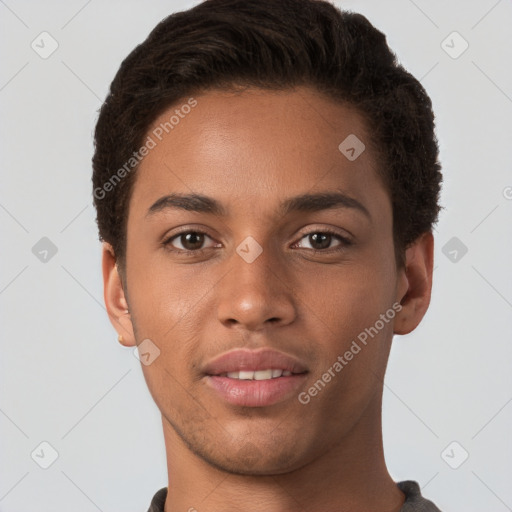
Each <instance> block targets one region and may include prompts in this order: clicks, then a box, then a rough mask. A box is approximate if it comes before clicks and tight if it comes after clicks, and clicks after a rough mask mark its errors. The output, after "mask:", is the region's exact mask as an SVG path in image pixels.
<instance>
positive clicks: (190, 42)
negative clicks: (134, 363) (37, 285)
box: [93, 0, 441, 512]
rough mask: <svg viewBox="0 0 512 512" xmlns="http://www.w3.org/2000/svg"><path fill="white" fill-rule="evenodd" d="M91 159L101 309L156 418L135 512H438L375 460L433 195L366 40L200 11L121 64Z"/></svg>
mask: <svg viewBox="0 0 512 512" xmlns="http://www.w3.org/2000/svg"><path fill="white" fill-rule="evenodd" d="M95 143H96V146H95V154H94V158H93V166H94V174H93V189H94V201H95V206H96V209H97V222H98V226H99V232H100V240H102V241H103V277H104V284H105V293H104V298H105V303H106V306H107V310H108V313H109V316H110V319H111V321H112V324H113V325H114V327H115V328H116V330H117V331H118V333H119V341H120V342H121V343H122V344H124V345H126V346H138V350H139V354H140V358H141V361H142V362H143V365H142V369H143V372H144V376H145V379H146V382H147V384H148V387H149V390H150V392H151V394H152V396H153V398H154V400H155V403H156V404H157V406H158V408H159V410H160V411H161V414H162V422H163V429H164V437H165V444H166V452H167V465H168V478H169V484H168V487H166V488H163V489H161V490H160V491H158V492H157V494H156V495H155V496H154V498H153V501H152V503H151V506H150V511H152V512H157V511H165V512H175V511H179V510H183V511H186V510H188V511H194V510H197V511H199V512H207V511H223V512H224V511H240V510H250V511H265V512H274V511H275V512H285V511H287V512H288V511H296V510H302V511H305V512H313V511H319V510H328V511H339V512H342V511H350V512H359V511H365V512H369V511H375V512H377V511H379V512H383V511H389V512H397V511H402V512H412V511H438V510H439V509H438V508H437V507H436V506H435V505H434V504H433V503H432V502H430V501H428V500H426V499H425V498H423V497H422V496H421V493H420V491H419V486H418V484H417V483H416V482H414V481H404V482H398V483H397V482H394V481H393V479H392V478H391V476H390V475H389V473H388V471H387V469H386V464H385V460H384V454H383V447H382V429H381V403H382V390H383V379H384V374H385V369H386V364H387V359H388V355H389V351H390V347H391V342H392V338H393V335H394V334H406V333H409V332H411V331H412V330H413V329H415V328H416V326H417V325H418V324H419V322H420V321H421V319H422V318H423V316H424V314H425V312H426V310H427V308H428V305H429V302H430V292H431V286H432V268H433V237H432V233H431V231H432V226H433V225H434V223H435V222H436V220H437V215H438V211H439V206H438V197H439V189H440V183H441V174H440V165H439V163H438V147H437V142H436V139H435V135H434V117H433V113H432V110H431V103H430V100H429V98H428V96H427V94H426V92H425V91H424V89H423V88H422V86H421V85H420V84H419V82H418V81H417V80H415V79H414V78H413V77H412V76H411V75H410V74H408V73H407V72H406V71H405V70H404V69H403V68H402V67H400V66H399V65H398V64H397V62H396V60H395V57H394V55H393V54H392V53H391V51H390V50H389V48H388V46H387V44H386V40H385V37H384V35H383V34H382V33H380V32H379V31H377V30H376V29H375V28H374V27H373V26H372V25H371V24H370V23H369V22H368V21H367V20H366V19H365V18H364V17H363V16H361V15H358V14H351V13H345V12H341V11H339V10H337V9H336V8H335V7H334V6H332V5H331V4H329V3H326V2H322V1H315V0H279V1H277V0H209V1H206V2H204V3H202V4H199V5H197V6H196V7H194V8H193V9H190V10H188V11H185V12H180V13H176V14H174V15H172V16H170V17H168V18H166V19H165V20H163V21H162V22H161V23H160V24H159V25H158V26H157V27H156V28H155V29H154V30H153V31H152V33H151V34H150V35H149V37H148V38H147V39H146V41H145V42H144V43H143V44H141V45H139V46H138V47H137V48H135V50H134V51H133V52H132V53H131V54H130V55H129V56H128V57H127V58H126V59H125V60H124V61H123V63H122V65H121V67H120V70H119V71H118V73H117V75H116V77H115V79H114V81H113V82H112V85H111V90H110V93H109V95H108V97H107V99H106V101H105V103H104V105H103V107H102V109H101V112H100V116H99V119H98V123H97V126H96V133H95Z"/></svg>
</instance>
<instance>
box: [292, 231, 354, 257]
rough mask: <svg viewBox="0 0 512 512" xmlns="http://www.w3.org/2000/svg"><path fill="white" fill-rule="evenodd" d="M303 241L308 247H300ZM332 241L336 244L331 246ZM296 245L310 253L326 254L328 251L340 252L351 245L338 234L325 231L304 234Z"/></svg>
mask: <svg viewBox="0 0 512 512" xmlns="http://www.w3.org/2000/svg"><path fill="white" fill-rule="evenodd" d="M304 241H307V243H308V244H309V246H310V247H307V246H304V245H302V244H304ZM333 241H336V242H337V243H336V244H335V245H332V243H333ZM298 244H299V247H303V248H305V249H310V250H312V251H324V252H328V251H329V250H330V249H333V250H342V249H343V248H344V247H348V246H349V245H351V241H350V240H349V239H348V238H346V237H344V236H341V235H339V234H338V233H334V232H331V231H328V230H327V231H311V232H310V233H306V234H305V235H303V236H302V238H301V239H300V241H299V242H298Z"/></svg>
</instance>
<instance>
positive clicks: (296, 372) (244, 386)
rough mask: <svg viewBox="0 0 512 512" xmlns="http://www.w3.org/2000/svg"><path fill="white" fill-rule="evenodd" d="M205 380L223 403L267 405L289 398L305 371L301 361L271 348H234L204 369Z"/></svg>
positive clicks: (302, 381)
mask: <svg viewBox="0 0 512 512" xmlns="http://www.w3.org/2000/svg"><path fill="white" fill-rule="evenodd" d="M203 371H204V373H205V382H206V385H207V386H208V388H209V389H211V390H213V391H214V392H215V395H216V396H217V397H219V398H220V399H221V400H222V401H223V402H224V403H227V404H230V405H232V406H233V405H234V406H241V407H266V406H270V405H274V404H277V403H279V402H284V401H286V400H290V399H292V397H294V396H295V395H296V394H297V392H298V390H299V388H300V387H301V386H302V385H303V384H304V381H305V379H306V375H307V373H308V370H307V367H306V365H305V364H304V363H302V362H301V361H299V360H298V359H296V358H295V357H292V356H290V355H287V354H284V353H283V352H279V351H277V350H273V349H268V348H266V349H260V350H256V351H254V350H249V349H237V350H233V351H231V352H227V353H225V354H221V355H220V356H218V357H216V358H215V359H213V360H212V361H210V362H209V363H208V364H206V366H205V367H204V369H203Z"/></svg>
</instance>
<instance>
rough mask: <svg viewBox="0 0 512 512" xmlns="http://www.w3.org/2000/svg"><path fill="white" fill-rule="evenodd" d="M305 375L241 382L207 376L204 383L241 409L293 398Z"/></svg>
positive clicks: (216, 376) (239, 380) (263, 405)
mask: <svg viewBox="0 0 512 512" xmlns="http://www.w3.org/2000/svg"><path fill="white" fill-rule="evenodd" d="M306 375H307V374H306V373H299V374H294V375H289V376H287V377H276V378H274V379H266V380H241V379H230V378H229V377H220V376H218V375H208V376H207V378H206V382H207V384H208V385H209V386H211V387H212V388H213V389H214V390H215V391H216V392H217V393H218V394H219V395H220V396H221V398H223V399H224V400H225V401H226V402H228V403H230V404H233V405H241V406H243V407H265V406H267V405H273V404H277V403H278V402H282V401H283V400H287V399H288V398H290V397H291V396H294V395H295V394H296V393H297V389H298V388H299V387H300V386H301V385H302V383H303V382H304V379H305V377H306Z"/></svg>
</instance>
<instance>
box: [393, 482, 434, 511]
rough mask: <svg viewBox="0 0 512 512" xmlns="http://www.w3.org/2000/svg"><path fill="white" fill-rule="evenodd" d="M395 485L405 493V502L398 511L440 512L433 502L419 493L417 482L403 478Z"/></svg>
mask: <svg viewBox="0 0 512 512" xmlns="http://www.w3.org/2000/svg"><path fill="white" fill-rule="evenodd" d="M396 485H397V486H398V488H399V489H400V490H401V491H402V492H403V493H404V494H405V502H404V505H403V507H402V508H401V509H400V512H441V511H440V510H439V509H438V508H437V507H436V506H435V505H434V503H432V502H431V501H430V500H427V499H426V498H424V497H423V496H422V495H421V490H420V486H419V485H418V482H415V481H413V480H404V481H403V482H398V483H397V484H396Z"/></svg>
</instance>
